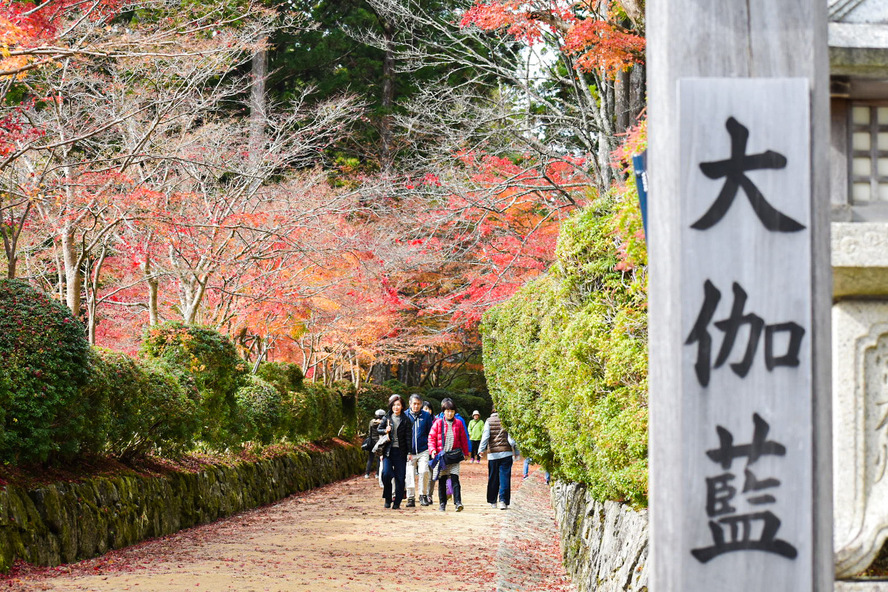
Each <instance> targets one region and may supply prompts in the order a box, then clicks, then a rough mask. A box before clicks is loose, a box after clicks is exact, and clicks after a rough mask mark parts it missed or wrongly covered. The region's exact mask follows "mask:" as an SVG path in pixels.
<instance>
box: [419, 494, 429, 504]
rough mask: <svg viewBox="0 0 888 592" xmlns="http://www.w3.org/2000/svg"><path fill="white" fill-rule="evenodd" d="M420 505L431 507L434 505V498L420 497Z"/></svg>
mask: <svg viewBox="0 0 888 592" xmlns="http://www.w3.org/2000/svg"><path fill="white" fill-rule="evenodd" d="M419 505H420V506H431V505H432V498H430V497H429V496H427V495H421V496H419Z"/></svg>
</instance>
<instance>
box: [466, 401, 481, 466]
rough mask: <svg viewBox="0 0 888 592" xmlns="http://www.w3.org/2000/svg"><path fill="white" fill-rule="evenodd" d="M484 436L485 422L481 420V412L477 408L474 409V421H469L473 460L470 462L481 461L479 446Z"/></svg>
mask: <svg viewBox="0 0 888 592" xmlns="http://www.w3.org/2000/svg"><path fill="white" fill-rule="evenodd" d="M483 436H484V422H483V421H481V413H479V412H478V410H477V409H475V410H474V411H472V421H470V422H469V444H470V445H471V447H472V460H471V461H470V462H474V463H480V462H481V455H480V454H478V448H479V447H480V446H481V438H482V437H483Z"/></svg>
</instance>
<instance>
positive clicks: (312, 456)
mask: <svg viewBox="0 0 888 592" xmlns="http://www.w3.org/2000/svg"><path fill="white" fill-rule="evenodd" d="M365 462H366V456H365V453H364V452H363V451H361V449H360V448H359V447H357V446H353V445H334V446H333V447H332V448H329V449H327V450H323V451H319V450H318V451H299V452H295V453H290V454H287V455H284V456H279V457H276V458H272V459H265V460H260V461H257V462H251V463H247V462H244V463H240V464H236V465H233V466H214V467H211V468H207V469H205V470H202V471H200V472H196V473H174V474H172V475H165V476H140V475H126V476H118V477H97V478H92V479H89V480H86V481H84V482H82V483H56V484H50V485H44V486H40V487H35V488H32V489H24V488H21V487H16V486H7V487H6V488H5V489H3V490H2V491H0V570H2V571H6V570H8V569H9V567H10V566H11V565H12V563H13V562H14V561H15V560H17V559H23V560H25V561H27V562H29V563H34V564H37V565H46V566H53V565H59V564H61V563H70V562H73V561H77V560H80V559H87V558H90V557H95V556H97V555H101V554H103V553H105V552H107V551H109V550H111V549H117V548H120V547H125V546H128V545H132V544H134V543H137V542H140V541H143V540H146V539H150V538H154V537H159V536H163V535H167V534H172V533H174V532H176V531H178V530H181V529H183V528H188V527H191V526H196V525H198V524H205V523H207V522H212V521H213V520H217V519H219V518H224V517H226V516H230V515H232V514H235V513H237V512H241V511H244V510H249V509H251V508H255V507H258V506H261V505H265V504H269V503H272V502H275V501H278V500H280V499H283V498H284V497H287V496H288V495H291V494H293V493H297V492H299V491H305V490H308V489H311V488H314V487H318V486H320V485H324V484H326V483H331V482H333V481H336V480H339V479H344V478H346V477H350V476H352V475H355V474H358V473H360V472H362V471H363V469H364V463H365Z"/></svg>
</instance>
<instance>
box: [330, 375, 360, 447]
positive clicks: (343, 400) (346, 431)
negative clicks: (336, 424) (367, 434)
mask: <svg viewBox="0 0 888 592" xmlns="http://www.w3.org/2000/svg"><path fill="white" fill-rule="evenodd" d="M333 390H334V391H336V392H337V393H339V404H340V405H341V406H342V425H343V429H342V432H341V433H340V434H339V435H340V436H342V437H344V438H353V437H354V436H355V434H357V433H358V432H359V431H360V430H359V428H360V426H359V425H358V423H357V422H358V392H357V389H356V388H355V384H354V383H353V382H351V381H348V380H338V381H336V382H334V383H333Z"/></svg>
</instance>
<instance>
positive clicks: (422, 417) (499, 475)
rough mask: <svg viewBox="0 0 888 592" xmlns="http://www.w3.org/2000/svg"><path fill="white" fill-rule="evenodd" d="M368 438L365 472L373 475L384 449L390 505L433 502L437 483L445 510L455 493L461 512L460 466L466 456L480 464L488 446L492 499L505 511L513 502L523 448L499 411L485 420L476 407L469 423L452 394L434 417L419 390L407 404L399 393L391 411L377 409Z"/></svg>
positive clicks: (440, 507) (383, 469)
mask: <svg viewBox="0 0 888 592" xmlns="http://www.w3.org/2000/svg"><path fill="white" fill-rule="evenodd" d="M368 442H369V444H370V446H368V448H371V447H372V449H371V450H369V451H368V458H367V470H366V472H365V474H364V477H365V478H369V476H370V474H371V471H372V470H373V465H374V461H375V458H376V456H375V455H376V454H377V453H381V456H380V460H381V481H382V483H381V484H382V497H383V499H384V500H385V507H386V508H391V509H394V510H397V509H400V507H401V502H402V501H404V499H405V497H406V499H407V502H406V507H408V508H412V507H415V506H416V502H417V500H418V501H419V504H420V505H421V506H430V505H432V504H433V500H432V491H433V484H434V483H437V488H438V510H440V511H442V512H444V511H446V509H447V501H448V497H450V496H451V495H452V498H453V505H454V508H455V510H456V511H457V512H460V511H462V510H463V507H464V506H463V503H462V484H461V483H460V465H461V464H462V462H465V461H467V462H475V463H480V462H481V454H483V453H484V452H485V451H486V452H488V455H487V461H488V483H487V502H488V503H489V504H490V506H491V507H494V508H497V507H498V508H500V509H502V510H505V509H507V508H508V507H509V504H510V501H511V500H510V497H511V468H512V458H513V455H514V456H518V454H519V453H518V449H517V445H516V443H515V440H513V439H512V437H511V436H509V435H508V434H507V433H506V431H505V429H503V426H502V423H501V422H500V419H499V415H498V414H497V413H496V412H495V411H494V412H493V413H492V414H491V416H490V418H488V420H487V421H486V422H485V421H481V418H480V414H479V413H478V412H477V411H475V412H473V414H472V420H471V421H470V422H469V424H468V425H466V422H465V420H464V419H463V418H462V417H461V416H460V415H459V414H458V413H457V412H456V405H455V404H454V402H453V400H452V399H450V398H446V399H444V400H443V401H441V413H440V414H439V415H438V416H437V417H435V416H433V415H432V409H431V405H430V404H429V403H428V402H427V401H423V399H422V397H421V396H420V395H418V394H413V395H410V400H409V405H408V404H405V401H404V399H403V397H401V395H398V394H395V395H392V396H391V397H390V398H389V402H388V411H386V410H384V409H379V410H377V411H376V416H375V417H374V418H373V419H372V420H371V421H370V426H369V436H368ZM368 442H365V444H367V443H368ZM470 442H471V446H470V445H469V443H470ZM417 480H418V483H417ZM417 492H418V495H417Z"/></svg>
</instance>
